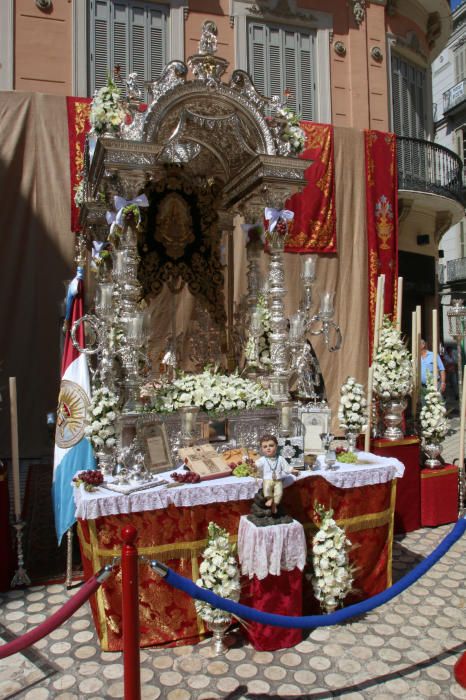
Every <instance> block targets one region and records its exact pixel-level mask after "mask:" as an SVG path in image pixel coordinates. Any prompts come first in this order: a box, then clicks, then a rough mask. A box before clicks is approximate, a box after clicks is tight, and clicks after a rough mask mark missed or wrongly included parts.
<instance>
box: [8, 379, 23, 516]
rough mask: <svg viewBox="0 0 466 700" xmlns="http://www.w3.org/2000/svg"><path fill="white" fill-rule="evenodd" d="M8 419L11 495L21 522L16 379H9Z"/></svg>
mask: <svg viewBox="0 0 466 700" xmlns="http://www.w3.org/2000/svg"><path fill="white" fill-rule="evenodd" d="M10 418H11V462H12V467H13V495H14V506H15V518H16V520H21V495H20V484H19V448H18V401H17V396H16V377H10Z"/></svg>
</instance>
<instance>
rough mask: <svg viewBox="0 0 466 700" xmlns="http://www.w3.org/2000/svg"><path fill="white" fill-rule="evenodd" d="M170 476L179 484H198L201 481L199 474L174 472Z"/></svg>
mask: <svg viewBox="0 0 466 700" xmlns="http://www.w3.org/2000/svg"><path fill="white" fill-rule="evenodd" d="M170 476H171V478H172V479H173V481H176V482H177V483H178V484H197V483H198V482H199V481H200V480H201V477H200V476H199V474H196V473H195V472H183V473H181V474H180V473H179V472H172V473H171V474H170Z"/></svg>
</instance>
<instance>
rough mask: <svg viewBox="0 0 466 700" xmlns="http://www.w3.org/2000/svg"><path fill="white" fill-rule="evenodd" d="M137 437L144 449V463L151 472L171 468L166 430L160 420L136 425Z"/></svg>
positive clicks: (171, 460)
mask: <svg viewBox="0 0 466 700" xmlns="http://www.w3.org/2000/svg"><path fill="white" fill-rule="evenodd" d="M137 432H138V439H139V441H140V443H141V445H142V447H143V451H144V464H145V466H146V469H147V470H148V471H150V472H151V473H152V474H158V473H159V472H165V471H167V470H168V469H172V468H173V459H172V454H171V450H170V444H169V442H168V436H167V431H166V429H165V426H164V424H163V423H162V422H161V421H156V422H151V423H147V424H142V425H139V426H138V431H137Z"/></svg>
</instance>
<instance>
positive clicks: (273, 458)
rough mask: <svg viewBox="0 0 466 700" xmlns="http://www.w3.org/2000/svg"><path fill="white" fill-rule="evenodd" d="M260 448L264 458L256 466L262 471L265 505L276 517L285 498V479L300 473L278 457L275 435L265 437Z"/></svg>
mask: <svg viewBox="0 0 466 700" xmlns="http://www.w3.org/2000/svg"><path fill="white" fill-rule="evenodd" d="M260 446H261V452H262V457H260V458H259V459H258V460H257V461H256V466H257V467H258V468H259V469H260V470H261V471H262V478H263V484H262V490H263V492H264V497H265V498H266V499H267V500H266V502H265V505H266V506H267V508H270V509H271V511H272V514H273V515H275V514H276V512H277V508H278V504H279V503H280V501H281V500H282V497H283V479H284V478H285V476H287V475H288V474H299V471H298V470H297V469H293V468H292V467H291V466H290V465H289V464H288V462H287V461H286V459H285V458H284V457H281V456H279V455H277V449H278V442H277V438H276V437H275V435H263V436H262V437H261V439H260Z"/></svg>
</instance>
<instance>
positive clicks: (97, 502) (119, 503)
mask: <svg viewBox="0 0 466 700" xmlns="http://www.w3.org/2000/svg"><path fill="white" fill-rule="evenodd" d="M359 455H360V460H361V461H364V462H365V463H364V464H339V463H337V467H338V469H336V470H332V471H330V470H325V469H323V468H318V470H317V471H312V472H310V471H304V472H301V473H300V474H299V476H297V477H296V479H299V480H300V479H312V478H313V477H315V476H321V477H323V478H324V479H326V480H327V481H328V482H329V483H330V484H332V485H333V486H336V487H338V488H342V489H348V488H354V487H357V486H371V485H374V484H384V483H386V482H387V481H391V480H392V479H395V478H400V477H402V476H403V473H404V466H403V464H402V463H401V462H400V461H399V460H397V459H392V458H391V457H379V456H377V455H373V454H370V453H365V452H361V453H359ZM159 477H160V478H161V479H165V480H166V481H171V480H170V472H167V473H164V474H159ZM294 481H295V478H294V477H292V476H289V477H287V478H286V480H285V482H284V486H285V487H286V486H289V485H290V484H292V483H293V482H294ZM261 485H262V481H261V480H260V479H253V478H251V477H242V478H240V477H235V476H228V477H225V478H223V479H215V480H212V481H204V482H200V483H198V484H183V485H182V486H175V487H173V488H166V486H165V485H162V486H155V487H153V488H151V489H147V490H145V491H138V492H136V493H132V494H129V495H123V494H117V493H114V492H111V491H107V490H105V489H103V488H100V487H98V488H97V489H96V490H95V491H91V492H89V491H86V490H85V489H84V486H83V485H82V484H81V486H80V487H79V488H75V489H74V498H75V504H76V517H77V518H83V519H84V520H95V518H99V517H101V516H104V515H119V514H125V513H138V512H141V511H147V510H148V511H150V510H157V509H159V508H166V507H167V506H169V505H175V506H182V507H186V508H189V507H192V506H199V505H206V504H208V503H225V502H228V501H244V500H251V499H252V498H254V496H255V494H256V493H257V490H258V489H259V487H260V486H261Z"/></svg>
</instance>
